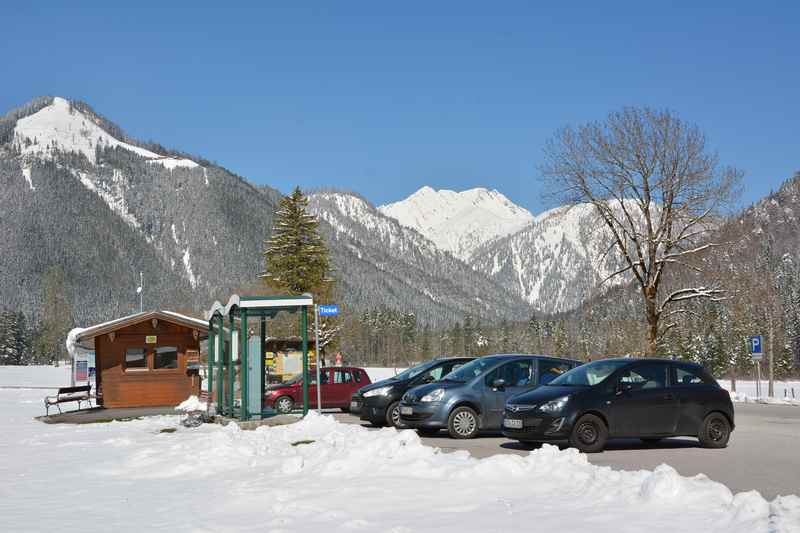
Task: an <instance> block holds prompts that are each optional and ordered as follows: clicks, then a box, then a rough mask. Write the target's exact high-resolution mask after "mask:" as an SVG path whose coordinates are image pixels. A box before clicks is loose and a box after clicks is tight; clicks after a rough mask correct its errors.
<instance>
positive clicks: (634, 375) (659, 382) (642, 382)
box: [619, 363, 669, 390]
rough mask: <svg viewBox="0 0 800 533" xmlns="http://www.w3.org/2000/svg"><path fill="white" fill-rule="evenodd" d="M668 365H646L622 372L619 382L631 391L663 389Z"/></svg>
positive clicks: (665, 383)
mask: <svg viewBox="0 0 800 533" xmlns="http://www.w3.org/2000/svg"><path fill="white" fill-rule="evenodd" d="M668 374H669V365H666V364H663V363H647V364H644V365H637V366H635V367H633V368H630V369H628V370H625V371H623V372H622V373H621V374H620V376H619V382H620V383H621V384H623V385H626V386H627V387H629V388H630V389H632V390H647V389H663V388H664V387H666V386H667V376H668Z"/></svg>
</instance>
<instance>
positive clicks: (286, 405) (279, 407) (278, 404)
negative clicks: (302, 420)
mask: <svg viewBox="0 0 800 533" xmlns="http://www.w3.org/2000/svg"><path fill="white" fill-rule="evenodd" d="M293 408H294V400H292V399H291V398H290V397H288V396H281V397H280V398H278V399H277V400H275V410H276V411H278V412H279V413H281V414H283V415H287V414H289V413H291V412H292V409H293Z"/></svg>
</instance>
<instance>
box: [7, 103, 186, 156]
mask: <svg viewBox="0 0 800 533" xmlns="http://www.w3.org/2000/svg"><path fill="white" fill-rule="evenodd" d="M97 122H98V121H97V120H96V119H95V118H94V117H90V116H89V115H87V114H84V113H82V112H81V111H79V110H78V109H76V108H75V107H73V105H72V104H71V103H70V102H69V101H68V100H66V99H64V98H61V97H59V96H56V97H54V98H53V102H52V103H51V104H50V105H48V106H46V107H44V108H43V109H41V110H39V111H37V112H36V113H34V114H32V115H29V116H27V117H24V118H21V119H19V120H18V121H17V125H16V127H15V128H14V144H15V145H16V147H17V148H18V149H19V150H20V152H21V153H22V154H24V155H30V154H33V155H36V156H41V157H50V156H51V155H52V152H53V150H54V149H58V150H61V151H63V152H77V153H81V154H83V155H85V156H86V158H87V159H88V160H89V161H91V162H92V163H95V164H96V163H97V160H96V153H97V152H96V150H97V149H98V148H100V149H102V148H104V147H106V148H115V147H119V148H123V149H125V150H128V151H130V152H133V153H135V154H137V155H140V156H142V157H144V158H146V159H148V160H150V162H152V163H158V164H160V165H163V166H164V167H166V168H169V169H172V168H176V167H186V168H194V167H197V166H199V165H198V164H197V163H195V162H194V161H192V160H190V159H184V158H174V157H167V156H162V155H159V154H156V153H154V152H151V151H150V150H146V149H144V148H140V147H138V146H134V145H132V144H129V143H126V142H124V141H121V140H119V139H117V138H115V137H113V136H112V135H111V134H109V133H108V132H107V131H105V130H104V129H103V128H102V127H101V126H100V125H99V124H98V123H97Z"/></svg>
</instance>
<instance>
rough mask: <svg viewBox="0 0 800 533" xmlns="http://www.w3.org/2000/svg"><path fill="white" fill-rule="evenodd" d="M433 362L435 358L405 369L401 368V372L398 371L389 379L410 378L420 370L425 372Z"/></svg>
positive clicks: (403, 379)
mask: <svg viewBox="0 0 800 533" xmlns="http://www.w3.org/2000/svg"><path fill="white" fill-rule="evenodd" d="M434 363H436V361H435V360H434V361H427V362H425V363H420V364H418V365H417V366H412V367H411V368H407V369H405V370H403V371H402V372H400V373H399V374H397V375H396V376H394V377H392V378H389V379H396V380H398V381H405V380H407V379H411V378H413V377H415V376H418V375H419V374H421V373H422V372H425V371H426V370H427V369H428V368H430V367H431V366H433V364H434Z"/></svg>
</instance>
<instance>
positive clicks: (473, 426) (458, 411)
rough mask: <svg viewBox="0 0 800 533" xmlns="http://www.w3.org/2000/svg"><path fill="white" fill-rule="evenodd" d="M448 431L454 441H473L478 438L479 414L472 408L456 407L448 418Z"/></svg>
mask: <svg viewBox="0 0 800 533" xmlns="http://www.w3.org/2000/svg"><path fill="white" fill-rule="evenodd" d="M447 431H448V433H450V436H451V437H452V438H454V439H473V438H475V437H476V436H478V431H479V428H478V413H476V412H475V410H474V409H472V408H471V407H466V406H462V407H456V408H455V409H453V411H452V412H451V413H450V416H449V417H448V418H447Z"/></svg>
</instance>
